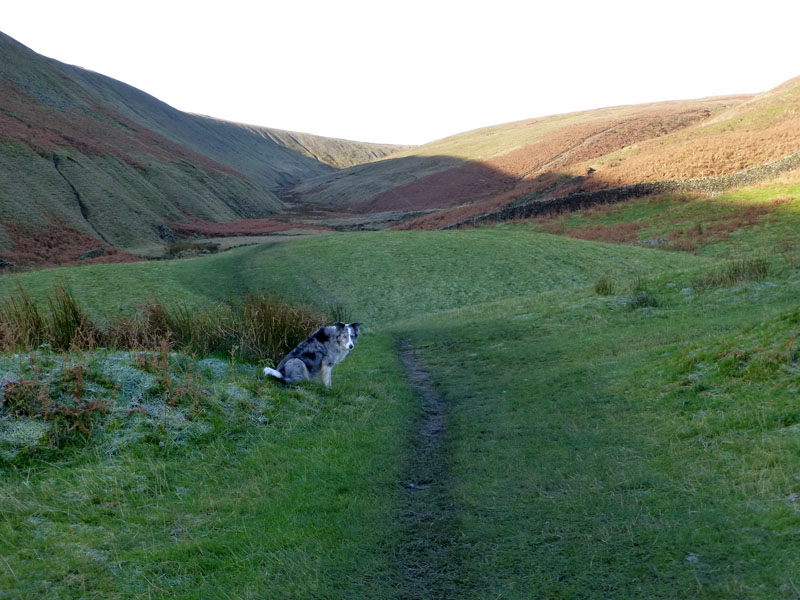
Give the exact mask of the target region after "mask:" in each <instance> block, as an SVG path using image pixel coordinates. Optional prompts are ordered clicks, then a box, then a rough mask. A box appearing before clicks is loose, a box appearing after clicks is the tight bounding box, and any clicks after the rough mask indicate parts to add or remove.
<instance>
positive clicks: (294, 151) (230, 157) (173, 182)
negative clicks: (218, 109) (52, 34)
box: [0, 34, 398, 256]
mask: <svg viewBox="0 0 800 600" xmlns="http://www.w3.org/2000/svg"><path fill="white" fill-rule="evenodd" d="M397 148H398V147H394V146H384V145H378V144H360V143H357V142H347V141H343V140H332V139H326V138H317V137H315V136H310V135H304V134H292V133H289V132H284V131H273V130H269V129H267V128H257V127H250V126H245V125H240V124H235V123H229V122H225V121H220V120H216V119H211V118H208V117H202V116H198V115H190V114H186V113H182V112H180V111H178V110H175V109H173V108H172V107H170V106H168V105H167V104H165V103H163V102H161V101H159V100H157V99H156V98H153V97H152V96H150V95H148V94H145V93H144V92H141V91H139V90H137V89H135V88H133V87H131V86H129V85H126V84H124V83H121V82H119V81H115V80H113V79H110V78H108V77H105V76H103V75H100V74H97V73H93V72H91V71H87V70H84V69H81V68H78V67H74V66H70V65H65V64H62V63H60V62H58V61H55V60H52V59H49V58H45V57H42V56H40V55H38V54H36V53H35V52H33V51H32V50H30V49H28V48H26V47H25V46H23V45H21V44H19V43H18V42H16V41H14V40H13V39H11V38H9V37H8V36H5V35H3V34H0V223H2V227H0V254H5V255H6V256H8V253H11V252H14V251H15V250H18V249H15V247H14V240H15V239H19V235H20V232H21V233H22V234H23V235H29V236H32V235H39V236H40V237H41V236H44V237H43V239H45V240H46V239H47V234H46V232H47V231H48V230H55V229H58V228H60V227H63V226H67V227H73V228H75V229H76V230H78V231H82V232H84V233H86V234H89V235H90V236H92V238H93V239H94V240H95V241H96V244H98V245H99V244H105V245H107V246H116V247H119V248H125V249H128V250H134V251H140V250H142V249H144V248H146V247H148V246H152V245H154V244H159V243H162V242H163V240H164V239H168V238H169V236H170V233H169V230H168V228H166V227H165V225H164V224H165V223H166V222H169V221H180V220H184V219H185V218H186V217H187V216H192V217H196V218H199V219H203V220H206V221H217V222H219V221H232V220H239V219H242V218H252V217H263V216H267V215H271V214H275V213H278V212H281V211H282V210H283V209H284V205H283V203H282V202H281V201H280V200H279V199H278V198H277V197H276V196H275V193H274V192H275V191H276V190H278V189H280V188H282V187H285V186H288V185H292V184H296V183H298V182H300V181H302V180H304V179H307V178H309V177H314V176H319V175H321V174H326V173H330V172H333V171H334V170H335V167H338V166H348V165H352V164H354V163H357V162H359V161H364V160H373V159H375V158H380V157H382V156H384V155H385V154H386V153H388V152H391V151H394V150H396V149H397ZM43 243H46V241H45V242H43Z"/></svg>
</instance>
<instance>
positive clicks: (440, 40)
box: [0, 0, 800, 144]
mask: <svg viewBox="0 0 800 600" xmlns="http://www.w3.org/2000/svg"><path fill="white" fill-rule="evenodd" d="M4 4H5V6H3V8H2V11H0V31H2V32H3V33H5V34H7V35H10V36H11V37H13V38H14V39H16V40H17V41H19V42H21V43H23V44H25V45H26V46H28V47H30V48H31V49H33V50H34V51H36V52H38V53H40V54H44V55H45V56H49V57H52V58H56V59H58V60H60V61H62V62H66V63H70V64H75V65H78V66H81V67H84V68H87V69H90V70H92V71H97V72H99V73H102V74H104V75H107V76H109V77H113V78H114V79H119V80H121V81H124V82H125V83H128V84H130V85H133V86H135V87H137V88H139V89H141V90H143V91H145V92H147V93H149V94H152V95H153V96H155V97H157V98H159V99H161V100H163V101H165V102H167V103H168V104H170V105H172V106H174V107H175V108H178V109H180V110H183V111H187V112H193V113H198V114H203V115H209V116H213V117H216V118H220V119H226V120H231V121H236V122H241V123H249V124H253V125H263V126H268V127H274V128H278V129H288V130H292V131H301V132H306V133H313V134H317V135H324V136H330V137H339V138H345V139H351V140H358V141H365V142H382V143H397V144H422V143H425V142H429V141H433V140H436V139H439V138H443V137H446V136H448V135H452V134H455V133H460V132H463V131H468V130H472V129H477V128H480V127H485V126H489V125H497V124H500V123H506V122H510V121H516V120H522V119H529V118H533V117H540V116H546V115H553V114H560V113H566V112H573V111H577V110H587V109H593V108H601V107H605V106H616V105H621V104H639V103H644V102H656V101H665V100H676V99H686V98H700V97H705V96H717V95H728V94H744V93H758V92H763V91H767V90H769V89H771V88H773V87H775V86H776V85H779V84H781V83H783V82H784V81H786V80H788V79H792V78H794V77H797V76H800V60H798V58H800V53H798V48H797V41H796V40H797V27H798V22H800V2H796V1H791V0H759V1H758V2H742V3H736V2H731V1H730V0H725V1H717V0H707V1H704V0H693V1H686V0H670V1H669V2H663V1H662V2H659V1H654V0H651V1H646V0H636V1H628V0H624V1H622V0H619V1H618V0H604V1H598V0H593V1H591V2H589V1H580V2H576V1H569V0H555V1H552V2H536V1H527V0H513V1H512V0H483V1H480V2H473V1H472V0H457V1H451V0H399V1H396V0H370V1H361V0H328V1H310V0H280V1H260V2H256V1H249V2H247V1H243V0H225V1H224V2H220V1H218V0H217V1H215V2H207V1H205V0H191V1H184V0H160V1H158V2H155V1H152V0H139V1H137V2H135V3H134V2H114V1H109V0H101V1H96V0H71V1H70V2H64V1H63V0H58V1H53V0H37V1H36V2H22V1H17V2H12V1H9V2H6V3H4Z"/></svg>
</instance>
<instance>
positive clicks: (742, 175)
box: [442, 152, 800, 229]
mask: <svg viewBox="0 0 800 600" xmlns="http://www.w3.org/2000/svg"><path fill="white" fill-rule="evenodd" d="M797 166H800V152H795V153H794V154H790V155H788V156H784V157H783V158H779V159H778V160H775V161H772V162H768V163H764V164H763V165H759V166H758V167H753V168H751V169H746V170H744V171H739V172H738V173H732V174H730V175H722V176H720V177H698V178H695V179H672V180H668V181H652V182H645V183H636V184H633V185H626V186H622V187H616V188H608V189H605V190H597V191H594V192H577V193H574V194H568V195H566V196H559V197H558V198H549V199H544V200H528V201H523V202H519V203H517V204H514V205H511V206H507V207H505V208H503V209H501V210H498V211H495V212H491V213H486V214H484V215H479V216H477V217H472V218H470V219H466V220H464V221H460V222H458V223H455V224H453V225H448V226H446V227H442V229H457V228H459V227H465V226H470V225H477V224H479V223H486V222H495V221H511V220H513V219H526V218H529V217H535V216H537V215H540V214H543V213H550V212H567V211H573V210H578V209H581V208H586V207H588V206H594V205H596V204H607V203H610V202H620V201H621V200H627V199H629V198H639V197H641V196H649V195H652V194H665V193H674V192H698V193H701V194H707V195H710V196H713V195H715V194H721V193H722V192H724V191H726V190H730V189H733V188H738V187H743V186H746V185H752V184H754V183H758V182H760V181H764V180H765V179H769V178H771V177H775V176H776V175H778V174H779V173H781V172H783V171H788V170H789V169H793V168H795V167H797Z"/></svg>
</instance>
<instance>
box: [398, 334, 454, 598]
mask: <svg viewBox="0 0 800 600" xmlns="http://www.w3.org/2000/svg"><path fill="white" fill-rule="evenodd" d="M397 349H398V352H399V354H400V358H401V360H402V362H403V365H404V367H405V371H406V377H407V378H408V381H409V383H410V384H411V387H412V388H413V389H414V390H416V392H417V394H418V395H419V398H420V409H421V410H420V414H419V417H418V419H417V422H416V423H415V424H414V429H413V431H412V434H411V437H410V439H409V462H408V468H407V471H406V476H405V478H404V481H403V482H402V486H403V492H402V493H403V496H404V508H403V513H402V519H403V529H404V536H403V539H402V542H401V544H399V546H398V548H397V550H396V558H397V562H398V567H399V569H400V570H401V577H402V579H403V582H404V592H405V593H404V594H403V598H408V599H412V598H426V599H443V598H455V597H456V595H455V586H454V582H455V581H456V577H455V575H456V572H457V570H458V561H457V559H456V557H455V556H454V552H453V548H454V546H455V544H454V541H455V539H454V532H455V531H456V528H455V510H454V506H453V502H452V499H451V497H450V494H449V491H448V485H447V482H448V473H447V462H446V455H445V448H444V433H445V427H446V424H447V417H446V413H447V411H446V404H445V401H444V399H443V398H442V396H441V395H440V394H439V393H438V392H437V391H436V389H435V387H434V384H433V382H432V381H431V378H430V375H429V374H428V372H427V371H426V370H425V366H424V365H423V363H422V361H421V359H420V356H419V352H418V351H417V350H415V349H414V348H413V347H412V345H411V343H410V342H409V341H408V340H399V341H398V342H397Z"/></svg>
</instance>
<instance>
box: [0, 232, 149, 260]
mask: <svg viewBox="0 0 800 600" xmlns="http://www.w3.org/2000/svg"><path fill="white" fill-rule="evenodd" d="M3 227H4V229H5V232H6V234H7V235H8V236H9V237H10V238H11V240H12V245H11V250H9V251H6V252H0V260H4V261H6V262H7V263H10V264H11V265H13V266H15V267H21V268H31V267H36V268H48V267H62V266H67V265H79V264H99V263H119V262H135V261H140V260H142V259H141V258H139V257H138V256H134V255H133V254H130V253H128V252H124V251H122V250H119V249H117V248H114V247H112V246H109V245H108V244H107V243H106V242H103V241H102V240H99V239H97V238H96V237H94V236H92V235H89V234H88V233H86V232H85V231H81V230H79V229H75V228H74V227H70V226H69V225H65V224H63V223H55V224H53V225H48V226H44V227H31V226H26V225H23V224H21V223H4V224H3ZM101 248H102V250H101Z"/></svg>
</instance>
